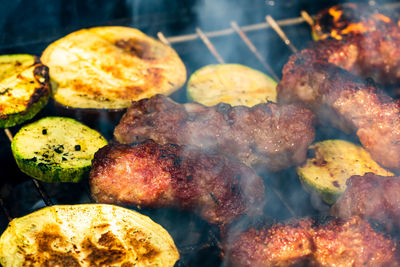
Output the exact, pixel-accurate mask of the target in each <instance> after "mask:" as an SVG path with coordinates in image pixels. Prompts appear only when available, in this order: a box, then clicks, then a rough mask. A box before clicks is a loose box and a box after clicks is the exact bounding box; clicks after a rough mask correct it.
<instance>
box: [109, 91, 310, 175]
mask: <svg viewBox="0 0 400 267" xmlns="http://www.w3.org/2000/svg"><path fill="white" fill-rule="evenodd" d="M313 125H314V115H313V114H312V113H311V111H309V110H307V109H304V108H299V107H297V106H294V105H284V106H278V105H277V104H274V103H271V102H269V103H264V104H258V105H256V106H254V107H252V108H247V107H244V106H236V107H231V106H230V105H228V104H222V103H221V104H218V105H216V106H213V107H205V106H203V105H201V104H198V103H188V104H178V103H175V102H173V101H172V100H171V99H169V98H168V97H166V96H163V95H156V96H154V97H152V98H150V99H143V100H140V101H137V102H133V103H132V105H131V106H130V107H129V108H128V110H127V112H126V113H125V115H124V116H123V117H122V119H121V121H120V123H119V125H118V126H117V127H116V129H115V131H114V136H115V138H116V140H117V141H118V142H120V143H125V144H129V143H132V142H138V141H142V140H145V139H153V140H155V141H156V142H158V143H160V144H167V143H173V144H178V145H182V144H183V145H186V144H191V145H197V146H199V147H201V148H203V149H207V150H212V151H219V152H222V153H223V154H225V155H228V156H231V157H236V158H238V159H239V160H241V161H242V162H244V163H246V164H247V165H249V166H252V167H254V168H256V169H257V168H262V169H265V168H267V169H268V170H269V171H278V170H282V169H284V168H287V167H289V166H290V165H296V164H299V163H301V162H303V161H304V160H305V155H306V150H307V147H308V145H309V144H310V143H311V142H312V141H313V140H314V135H315V132H314V127H313Z"/></svg>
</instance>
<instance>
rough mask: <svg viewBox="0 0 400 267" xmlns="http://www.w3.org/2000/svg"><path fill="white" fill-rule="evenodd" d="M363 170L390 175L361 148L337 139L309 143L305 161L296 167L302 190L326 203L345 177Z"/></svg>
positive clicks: (338, 191)
mask: <svg viewBox="0 0 400 267" xmlns="http://www.w3.org/2000/svg"><path fill="white" fill-rule="evenodd" d="M367 172H372V173H375V174H378V175H382V176H393V175H394V174H393V173H391V172H389V171H387V170H385V169H383V168H382V167H381V166H379V164H378V163H376V162H375V161H374V160H373V159H372V158H371V155H370V154H369V153H368V152H367V151H366V150H365V149H364V148H363V147H361V146H358V145H356V144H353V143H351V142H348V141H344V140H338V139H337V140H325V141H322V142H318V143H315V144H312V145H311V146H310V147H309V150H308V157H307V160H306V162H305V163H304V164H303V165H302V166H299V167H298V168H297V173H298V175H299V178H300V181H301V182H302V184H303V185H304V187H305V189H306V190H307V191H309V192H310V193H317V194H318V195H319V196H320V197H321V198H322V199H323V200H324V201H325V202H326V203H328V204H333V203H334V202H335V201H336V199H337V198H338V197H339V196H340V195H341V194H342V193H343V192H344V190H345V189H346V181H347V179H348V178H350V177H351V176H352V175H364V174H365V173H367Z"/></svg>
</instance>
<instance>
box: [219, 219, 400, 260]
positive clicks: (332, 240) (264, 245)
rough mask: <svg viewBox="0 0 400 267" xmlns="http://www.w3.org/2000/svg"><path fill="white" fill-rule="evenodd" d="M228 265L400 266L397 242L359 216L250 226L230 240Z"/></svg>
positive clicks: (228, 244)
mask: <svg viewBox="0 0 400 267" xmlns="http://www.w3.org/2000/svg"><path fill="white" fill-rule="evenodd" d="M225 253H226V254H227V257H228V258H229V260H228V261H229V266H257V267H260V266H265V267H267V266H353V267H355V266H374V267H375V266H399V265H400V262H399V257H398V256H399V249H398V245H397V243H395V242H394V241H392V240H391V239H389V238H387V237H386V236H384V235H383V234H380V233H378V232H375V231H374V230H373V229H372V227H371V226H370V224H369V223H368V222H367V221H364V220H362V219H360V218H359V217H351V218H348V219H346V220H331V221H329V222H327V223H323V224H317V223H316V222H315V221H313V220H312V219H300V220H294V219H293V220H292V221H291V222H289V223H287V224H275V225H272V226H271V227H263V228H258V229H256V228H251V229H249V230H247V231H245V232H244V233H242V234H240V235H239V237H238V238H237V239H235V240H234V241H233V242H232V243H229V242H228V243H227V245H226V249H225Z"/></svg>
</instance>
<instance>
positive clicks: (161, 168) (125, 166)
mask: <svg viewBox="0 0 400 267" xmlns="http://www.w3.org/2000/svg"><path fill="white" fill-rule="evenodd" d="M90 186H91V192H92V195H93V197H94V198H95V199H96V200H97V201H98V202H103V203H119V204H128V205H140V206H147V207H177V208H181V209H190V210H193V211H194V212H196V213H197V214H199V215H200V216H201V217H203V218H204V219H205V220H207V221H208V222H209V223H211V224H219V225H222V226H225V225H227V224H228V223H230V222H231V221H232V220H234V219H236V218H238V217H239V216H241V215H243V214H249V215H254V214H259V213H261V211H262V208H263V205H264V202H265V193H264V184H263V181H262V180H261V178H260V177H259V176H258V175H257V174H256V173H255V172H254V171H253V170H252V169H250V168H249V167H247V166H245V165H244V164H242V163H240V162H235V161H228V160H227V159H226V158H225V157H223V156H221V155H218V154H214V153H206V152H202V151H201V150H199V149H197V148H191V147H186V146H177V145H170V144H167V145H159V144H157V143H155V142H154V141H151V140H149V141H146V142H144V143H141V144H137V145H132V146H129V145H109V146H106V147H104V148H103V149H100V150H99V152H97V153H96V154H95V157H94V160H93V166H92V171H91V173H90Z"/></svg>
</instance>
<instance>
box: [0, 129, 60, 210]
mask: <svg viewBox="0 0 400 267" xmlns="http://www.w3.org/2000/svg"><path fill="white" fill-rule="evenodd" d="M4 132H5V134H6V135H7V137H8V140H10V142H12V139H13V136H12V134H11V131H10V130H9V129H8V128H6V129H4ZM31 180H32V182H33V184H34V185H35V187H36V189H37V190H38V192H39V194H40V196H41V197H42V199H43V201H44V203H45V204H46V206H52V205H53V201H51V199H50V197H49V196H48V194H47V193H46V191H45V190H44V188H43V187H42V186H41V185H40V184H39V182H38V181H37V180H36V179H34V178H31Z"/></svg>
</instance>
